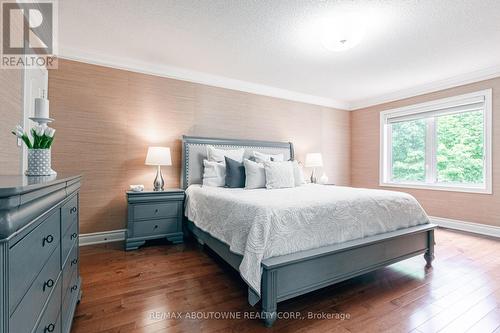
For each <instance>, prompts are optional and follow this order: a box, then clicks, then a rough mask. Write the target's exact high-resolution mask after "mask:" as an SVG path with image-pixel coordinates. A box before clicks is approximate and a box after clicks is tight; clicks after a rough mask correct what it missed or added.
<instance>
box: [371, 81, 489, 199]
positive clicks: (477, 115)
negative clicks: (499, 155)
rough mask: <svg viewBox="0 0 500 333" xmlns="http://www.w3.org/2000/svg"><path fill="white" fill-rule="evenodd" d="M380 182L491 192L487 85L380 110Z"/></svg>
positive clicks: (398, 185)
mask: <svg viewBox="0 0 500 333" xmlns="http://www.w3.org/2000/svg"><path fill="white" fill-rule="evenodd" d="M380 134H381V138H380V139H381V140H380V142H381V149H380V185H381V186H397V187H412V188H426V189H436V190H447V191H461V192H476V193H492V192H491V89H489V90H484V91H479V92H475V93H471V94H466V95H461V96H455V97H451V98H446V99H442V100H437V101H432V102H429V103H423V104H418V105H413V106H409V107H404V108H400V109H395V110H389V111H385V112H382V113H381V114H380Z"/></svg>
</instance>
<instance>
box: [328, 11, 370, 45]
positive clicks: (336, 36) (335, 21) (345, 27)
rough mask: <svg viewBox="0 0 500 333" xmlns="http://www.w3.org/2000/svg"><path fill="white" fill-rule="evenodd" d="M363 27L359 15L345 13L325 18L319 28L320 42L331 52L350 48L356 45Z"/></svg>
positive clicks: (361, 36) (360, 39)
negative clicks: (340, 15)
mask: <svg viewBox="0 0 500 333" xmlns="http://www.w3.org/2000/svg"><path fill="white" fill-rule="evenodd" d="M365 30H366V29H365V27H364V24H363V22H360V20H359V17H358V18H357V17H355V16H353V15H345V16H342V17H337V18H331V19H329V20H325V21H324V22H323V24H322V29H321V44H322V45H323V47H324V48H326V49H327V50H329V51H333V52H341V51H346V50H349V49H352V48H353V47H355V46H356V45H358V44H359V43H360V42H361V41H362V39H363V37H364V35H365Z"/></svg>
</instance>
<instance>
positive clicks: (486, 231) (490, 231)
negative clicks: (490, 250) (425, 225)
mask: <svg viewBox="0 0 500 333" xmlns="http://www.w3.org/2000/svg"><path fill="white" fill-rule="evenodd" d="M429 218H430V220H431V222H432V223H435V224H437V225H438V226H440V227H443V228H448V229H455V230H461V231H467V232H472V233H475V234H480V235H486V236H491V237H497V238H500V228H499V227H495V226H492V225H487V224H480V223H472V222H465V221H460V220H453V219H447V218H444V217H436V216H429Z"/></svg>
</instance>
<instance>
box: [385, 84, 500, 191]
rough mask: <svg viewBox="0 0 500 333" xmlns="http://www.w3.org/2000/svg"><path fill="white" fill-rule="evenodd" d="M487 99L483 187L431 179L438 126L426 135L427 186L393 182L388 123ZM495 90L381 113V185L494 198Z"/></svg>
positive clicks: (433, 169)
mask: <svg viewBox="0 0 500 333" xmlns="http://www.w3.org/2000/svg"><path fill="white" fill-rule="evenodd" d="M478 97H484V112H483V115H484V121H483V124H484V132H483V133H484V147H483V148H484V173H483V174H484V183H483V184H480V185H479V184H478V185H474V184H450V183H438V182H434V181H433V179H432V178H434V177H436V170H435V166H436V161H435V157H436V145H435V142H434V140H435V135H432V134H430V133H432V132H433V131H435V127H434V126H435V123H434V122H431V124H430V125H431V126H430V128H429V130H428V131H427V137H426V143H427V144H426V159H425V160H426V165H425V170H426V180H425V182H394V181H392V180H391V172H392V171H391V169H392V156H391V154H392V144H391V133H390V132H389V129H390V126H389V125H388V120H389V119H391V118H394V117H401V116H408V115H417V114H419V113H424V112H429V111H432V110H439V109H442V108H445V107H449V106H453V105H457V104H458V103H460V101H464V100H466V99H469V98H470V99H473V98H478ZM492 159H493V156H492V89H486V90H481V91H476V92H473V93H469V94H464V95H459V96H453V97H449V98H443V99H439V100H434V101H430V102H426V103H420V104H415V105H411V106H406V107H402V108H397V109H392V110H387V111H383V112H381V113H380V158H379V161H380V165H379V185H380V186H389V187H401V188H415V189H427V190H440V191H455V192H469V193H483V194H492V193H493V192H492Z"/></svg>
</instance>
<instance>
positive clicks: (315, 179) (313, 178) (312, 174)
mask: <svg viewBox="0 0 500 333" xmlns="http://www.w3.org/2000/svg"><path fill="white" fill-rule="evenodd" d="M317 182H318V180H317V178H316V169H315V168H313V169H312V172H311V183H312V184H316V183H317Z"/></svg>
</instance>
